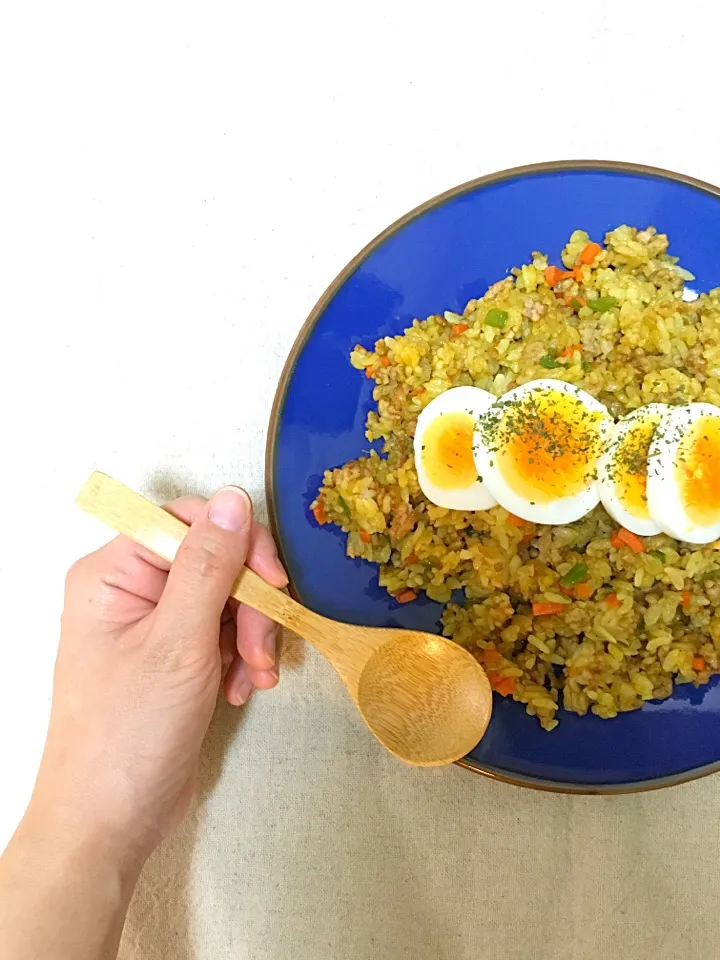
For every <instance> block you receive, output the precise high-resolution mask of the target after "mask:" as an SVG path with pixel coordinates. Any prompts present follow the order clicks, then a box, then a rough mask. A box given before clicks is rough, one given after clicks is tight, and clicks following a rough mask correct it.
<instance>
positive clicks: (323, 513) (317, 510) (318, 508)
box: [312, 503, 328, 527]
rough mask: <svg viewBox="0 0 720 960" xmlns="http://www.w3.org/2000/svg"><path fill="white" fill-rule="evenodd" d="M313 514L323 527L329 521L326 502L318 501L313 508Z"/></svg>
mask: <svg viewBox="0 0 720 960" xmlns="http://www.w3.org/2000/svg"><path fill="white" fill-rule="evenodd" d="M312 514H313V516H314V517H315V519H316V520H317V522H318V523H319V524H320V526H321V527H322V526H324V525H325V524H326V523H327V522H328V515H327V510H326V509H325V504H324V503H316V504H315V506H314V507H313V508H312Z"/></svg>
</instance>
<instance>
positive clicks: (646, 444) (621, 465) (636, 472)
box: [610, 416, 660, 520]
mask: <svg viewBox="0 0 720 960" xmlns="http://www.w3.org/2000/svg"><path fill="white" fill-rule="evenodd" d="M659 422H660V417H659V416H655V417H645V418H643V419H642V420H639V421H638V422H637V423H636V424H634V425H633V426H632V427H629V428H628V429H627V431H626V432H625V433H624V434H623V435H622V437H621V439H620V440H619V441H618V444H617V446H616V448H615V453H614V455H613V460H612V466H611V468H610V474H611V478H612V481H613V483H614V484H615V491H616V493H617V496H618V499H619V500H620V502H621V503H622V505H623V506H624V507H625V509H626V510H627V512H628V513H630V514H632V515H633V516H634V517H638V518H639V519H643V520H646V519H647V518H648V517H649V516H650V511H649V510H648V506H647V492H646V490H647V463H648V452H649V450H650V442H651V441H652V438H653V434H654V433H655V428H656V427H657V425H658V423H659Z"/></svg>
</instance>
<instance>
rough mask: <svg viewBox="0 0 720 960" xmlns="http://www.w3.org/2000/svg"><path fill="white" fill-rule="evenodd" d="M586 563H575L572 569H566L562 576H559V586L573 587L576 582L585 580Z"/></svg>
mask: <svg viewBox="0 0 720 960" xmlns="http://www.w3.org/2000/svg"><path fill="white" fill-rule="evenodd" d="M587 575H588V565H587V564H586V563H576V564H575V566H574V567H572V569H570V570H568V572H567V573H566V574H565V576H564V577H560V586H562V587H574V586H575V584H576V583H582V582H583V581H584V580H587Z"/></svg>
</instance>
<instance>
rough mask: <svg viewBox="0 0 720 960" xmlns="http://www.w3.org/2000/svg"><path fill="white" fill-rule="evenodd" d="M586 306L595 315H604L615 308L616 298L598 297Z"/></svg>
mask: <svg viewBox="0 0 720 960" xmlns="http://www.w3.org/2000/svg"><path fill="white" fill-rule="evenodd" d="M588 306H589V307H590V309H591V310H594V311H595V313H606V312H607V311H608V310H612V308H613V307H616V306H617V297H598V298H597V300H591V301H590V302H589V303H588Z"/></svg>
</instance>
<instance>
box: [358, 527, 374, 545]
mask: <svg viewBox="0 0 720 960" xmlns="http://www.w3.org/2000/svg"><path fill="white" fill-rule="evenodd" d="M360 539H361V540H362V542H363V543H370V542H371V541H372V537H371V536H370V534H369V533H368V532H367V530H361V531H360Z"/></svg>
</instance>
